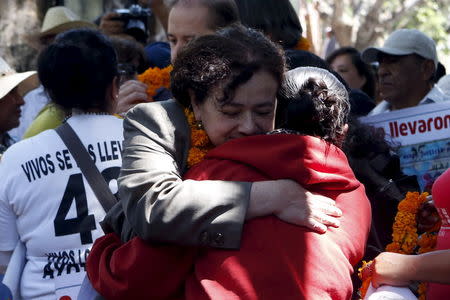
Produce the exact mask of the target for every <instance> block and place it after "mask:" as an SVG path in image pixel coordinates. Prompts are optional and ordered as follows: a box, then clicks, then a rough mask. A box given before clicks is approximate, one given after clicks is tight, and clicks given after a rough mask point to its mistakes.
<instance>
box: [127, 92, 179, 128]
mask: <svg viewBox="0 0 450 300" xmlns="http://www.w3.org/2000/svg"><path fill="white" fill-rule="evenodd" d="M125 122H126V123H128V122H131V123H134V122H137V123H139V124H143V125H148V127H154V126H155V124H162V123H164V124H174V126H178V127H179V126H183V124H184V123H186V118H185V116H184V110H183V107H182V106H181V105H180V104H179V103H178V102H176V101H175V100H173V99H170V100H166V101H158V102H150V103H141V104H138V105H136V106H135V107H133V108H132V109H130V110H129V111H128V113H127V114H126V117H125ZM186 124H187V123H186ZM158 127H159V126H158Z"/></svg>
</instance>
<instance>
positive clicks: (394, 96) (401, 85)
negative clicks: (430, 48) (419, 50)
mask: <svg viewBox="0 0 450 300" xmlns="http://www.w3.org/2000/svg"><path fill="white" fill-rule="evenodd" d="M378 61H379V63H380V65H379V69H378V76H379V90H380V94H381V97H382V98H383V99H384V100H387V101H388V102H390V103H391V104H392V105H394V106H395V107H396V108H403V107H404V105H402V103H404V102H407V101H405V100H407V99H409V97H411V95H414V93H416V92H417V91H418V90H420V89H423V87H424V86H426V85H429V83H428V79H427V76H424V74H423V64H424V63H425V60H424V59H421V58H420V57H418V56H416V55H388V54H380V55H379V57H378ZM430 76H431V75H430Z"/></svg>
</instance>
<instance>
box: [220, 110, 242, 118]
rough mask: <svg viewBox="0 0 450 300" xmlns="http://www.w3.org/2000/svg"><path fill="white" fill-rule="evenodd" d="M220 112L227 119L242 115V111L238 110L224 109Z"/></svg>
mask: <svg viewBox="0 0 450 300" xmlns="http://www.w3.org/2000/svg"><path fill="white" fill-rule="evenodd" d="M220 112H221V113H222V114H224V115H225V116H227V117H237V116H238V115H239V114H240V113H241V111H240V110H236V109H223V110H221V111H220Z"/></svg>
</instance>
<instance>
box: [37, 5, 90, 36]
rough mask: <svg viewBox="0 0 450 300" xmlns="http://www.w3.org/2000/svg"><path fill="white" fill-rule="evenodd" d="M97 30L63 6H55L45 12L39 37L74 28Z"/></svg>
mask: <svg viewBox="0 0 450 300" xmlns="http://www.w3.org/2000/svg"><path fill="white" fill-rule="evenodd" d="M85 27H88V28H93V29H97V26H96V25H95V24H94V23H91V22H87V21H82V20H80V17H78V16H77V15H76V14H75V13H74V12H73V11H71V10H70V9H68V8H67V7H64V6H55V7H51V8H49V9H48V10H47V13H46V14H45V17H44V22H43V23H42V28H41V32H40V33H39V36H41V37H43V36H46V35H53V34H54V35H56V34H58V33H61V32H64V31H67V30H70V29H75V28H85Z"/></svg>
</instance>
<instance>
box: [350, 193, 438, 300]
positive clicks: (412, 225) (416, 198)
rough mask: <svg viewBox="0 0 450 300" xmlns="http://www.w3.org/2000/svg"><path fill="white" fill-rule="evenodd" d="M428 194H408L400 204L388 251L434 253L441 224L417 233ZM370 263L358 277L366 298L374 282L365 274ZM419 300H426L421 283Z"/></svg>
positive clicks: (362, 295) (368, 263)
mask: <svg viewBox="0 0 450 300" xmlns="http://www.w3.org/2000/svg"><path fill="white" fill-rule="evenodd" d="M427 196H428V193H422V194H419V193H418V192H408V193H407V194H406V197H405V199H403V200H402V201H401V202H400V203H399V204H398V212H397V215H396V216H395V221H394V225H393V227H392V229H393V230H392V243H390V244H389V245H387V246H386V251H388V252H395V253H401V254H416V253H417V254H420V253H426V252H429V251H433V250H434V248H435V247H436V241H437V231H439V228H440V222H438V223H437V224H436V226H434V227H433V228H432V229H430V230H428V231H427V232H424V233H423V234H421V235H419V234H418V232H417V221H416V219H417V214H418V212H419V209H420V207H421V205H422V204H424V203H425V202H426V201H427ZM371 263H372V261H370V262H365V261H363V266H362V267H361V268H359V269H358V276H359V278H360V279H361V280H362V281H363V283H362V286H361V288H360V289H359V294H360V296H361V298H364V297H365V295H366V293H367V289H368V288H369V285H370V282H371V280H372V278H371V276H370V274H369V275H368V276H365V275H367V274H365V273H370V272H364V270H365V269H366V268H369V267H370V264H371ZM418 293H419V300H425V293H426V284H425V283H421V284H420V285H419V288H418Z"/></svg>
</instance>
